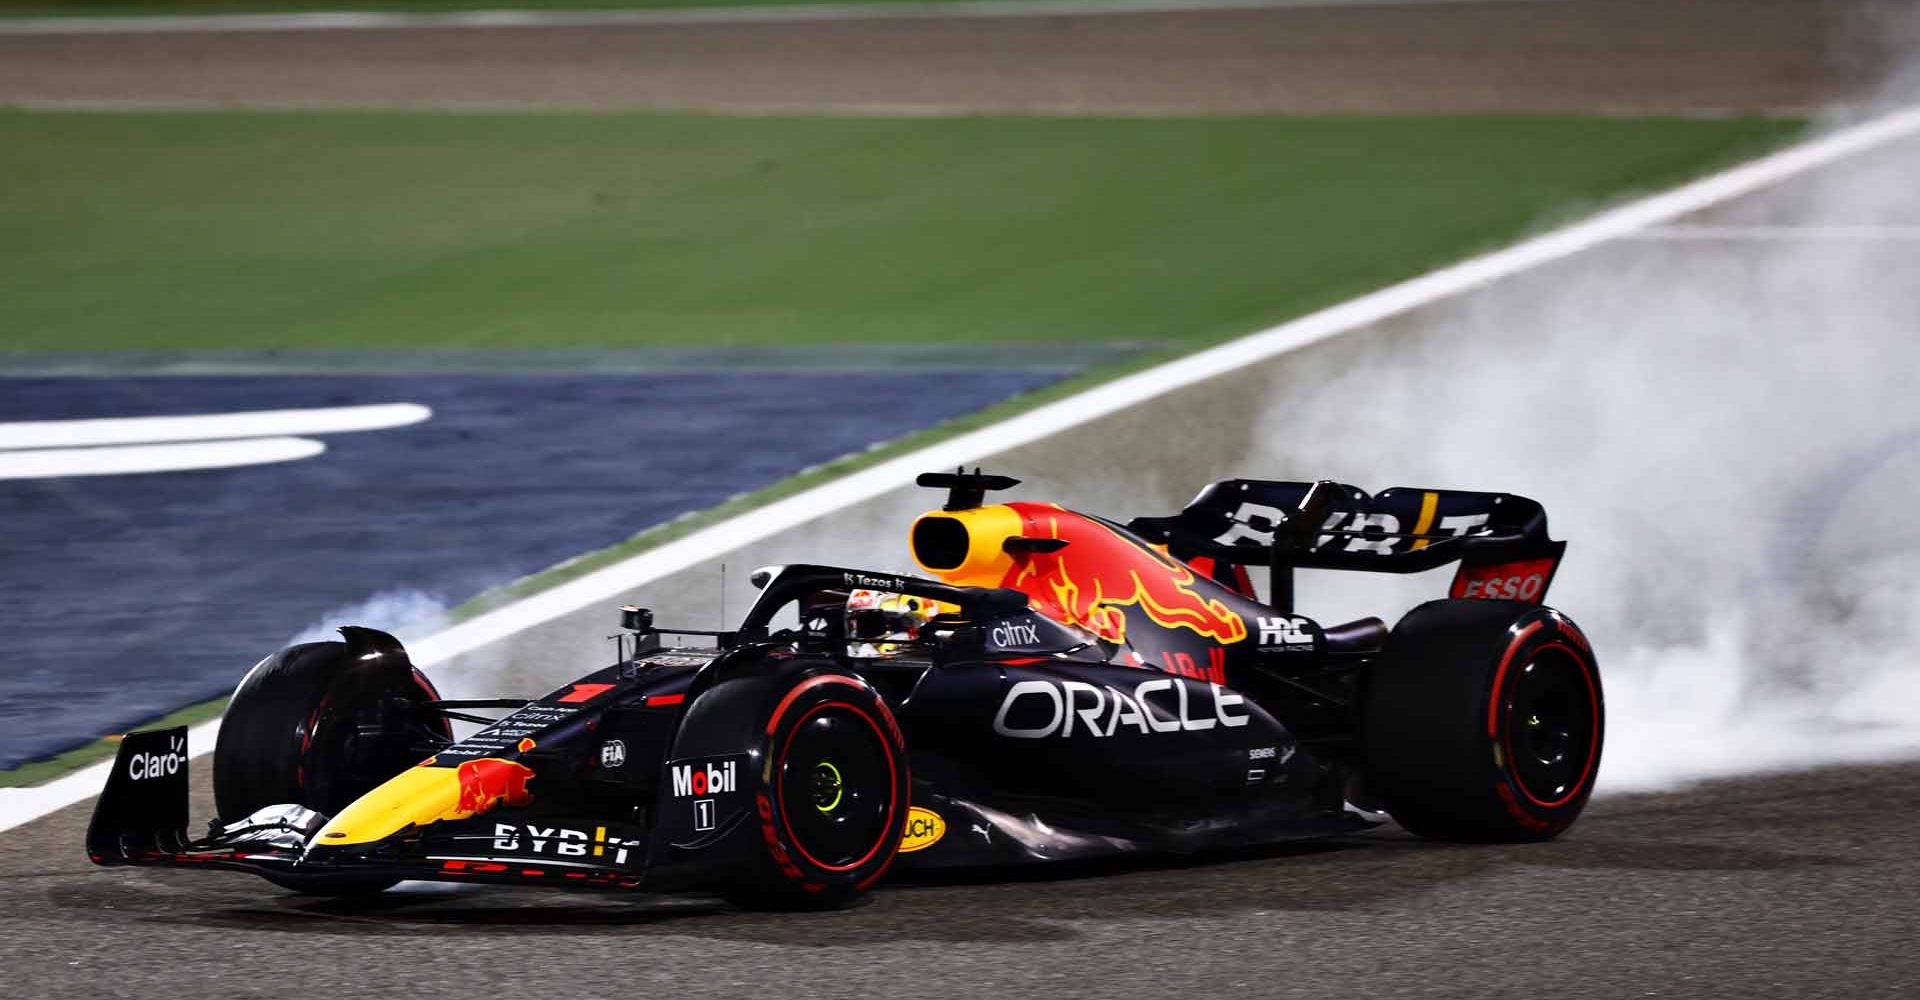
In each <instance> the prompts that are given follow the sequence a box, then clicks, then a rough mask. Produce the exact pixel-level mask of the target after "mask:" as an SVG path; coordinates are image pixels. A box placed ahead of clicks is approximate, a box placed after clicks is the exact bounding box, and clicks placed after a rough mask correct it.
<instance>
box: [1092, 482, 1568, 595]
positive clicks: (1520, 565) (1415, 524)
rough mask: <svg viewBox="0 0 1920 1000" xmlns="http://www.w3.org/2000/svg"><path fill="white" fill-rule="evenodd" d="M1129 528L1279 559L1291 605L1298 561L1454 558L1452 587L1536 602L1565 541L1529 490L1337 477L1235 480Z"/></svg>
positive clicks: (1418, 563)
mask: <svg viewBox="0 0 1920 1000" xmlns="http://www.w3.org/2000/svg"><path fill="white" fill-rule="evenodd" d="M1127 527H1128V528H1129V529H1130V530H1132V531H1133V532H1134V533H1136V534H1138V535H1140V536H1141V537H1143V538H1146V539H1147V540H1149V541H1153V542H1159V543H1161V544H1164V545H1166V546H1167V549H1168V551H1169V552H1171V553H1172V554H1173V555H1174V556H1175V557H1176V558H1179V559H1183V560H1186V561H1188V562H1190V563H1192V562H1196V561H1199V562H1201V563H1202V564H1203V568H1205V566H1206V564H1211V565H1212V566H1214V567H1219V568H1220V570H1221V571H1226V570H1228V569H1230V568H1231V567H1235V566H1244V565H1248V564H1267V565H1269V566H1271V567H1272V568H1273V580H1274V584H1273V589H1274V593H1273V596H1272V599H1271V600H1270V601H1269V603H1271V604H1273V605H1274V606H1276V607H1279V608H1283V609H1288V610H1290V609H1291V607H1292V604H1293V593H1292V591H1293V575H1292V570H1294V569H1295V568H1304V569H1347V570H1365V571H1370V572H1377V573H1418V572H1422V571H1425V570H1429V569H1433V568H1435V567H1438V566H1444V565H1446V564H1447V563H1450V562H1458V563H1459V564H1460V568H1459V570H1458V571H1456V572H1455V573H1454V578H1453V585H1452V587H1451V588H1450V589H1449V596H1452V597H1487V598H1494V599H1500V600H1515V601H1526V602H1529V603H1535V604H1537V603H1539V602H1540V601H1542V600H1543V599H1545V597H1546V593H1547V586H1548V584H1550V583H1552V582H1553V574H1554V571H1555V570H1556V569H1557V568H1558V567H1559V564H1560V557H1561V555H1562V554H1563V553H1565V551H1566V548H1567V543H1565V542H1557V541H1554V540H1553V539H1552V538H1549V537H1548V536H1547V512H1546V510H1545V508H1543V507H1541V506H1540V505H1539V504H1538V503H1536V502H1535V501H1533V500H1529V499H1527V498H1526V497H1523V496H1516V495H1514V494H1512V493H1476V492H1472V491H1469V490H1428V489H1417V488H1410V487H1405V486H1396V487H1393V488H1392V489H1388V490H1382V491H1381V492H1380V493H1378V494H1376V495H1373V496H1369V495H1368V494H1367V493H1366V492H1365V491H1364V490H1361V489H1359V488H1357V487H1353V486H1348V485H1346V484H1344V483H1335V482H1332V481H1331V480H1321V481H1320V482H1317V483H1290V482H1269V481H1265V480H1258V479H1228V480H1224V481H1222V482H1218V483H1214V484H1213V485H1212V486H1209V487H1207V488H1206V489H1203V490H1201V491H1200V494H1199V495H1198V496H1196V497H1194V498H1193V500H1192V501H1191V502H1190V503H1188V504H1187V506H1186V508H1185V509H1184V510H1182V511H1181V512H1180V513H1178V514H1175V515H1173V516H1172V517H1139V518H1135V519H1133V520H1132V521H1131V522H1129V523H1128V524H1127ZM1215 576H1216V579H1219V578H1220V574H1219V573H1218V572H1216V573H1215Z"/></svg>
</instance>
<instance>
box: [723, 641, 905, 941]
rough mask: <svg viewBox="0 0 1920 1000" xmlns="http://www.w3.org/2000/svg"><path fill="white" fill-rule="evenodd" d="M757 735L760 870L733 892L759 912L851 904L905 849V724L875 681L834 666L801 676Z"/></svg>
mask: <svg viewBox="0 0 1920 1000" xmlns="http://www.w3.org/2000/svg"><path fill="white" fill-rule="evenodd" d="M756 731H757V732H759V733H761V734H764V735H765V737H766V744H765V748H766V753H767V755H768V756H767V758H766V759H767V760H768V761H769V767H768V769H767V771H766V772H765V773H766V774H767V775H768V776H769V777H768V780H767V782H766V783H765V784H764V785H763V786H762V787H760V788H759V789H758V790H757V791H756V793H755V801H754V810H755V812H756V814H757V815H756V816H755V817H754V819H756V820H757V822H758V826H759V831H758V836H757V837H755V838H754V841H753V864H752V865H750V866H749V869H750V870H749V872H748V874H747V876H746V877H745V878H742V879H740V880H737V881H735V882H734V883H733V884H732V885H730V886H728V887H726V890H725V893H724V894H725V895H726V897H727V899H728V900H730V901H732V902H734V903H737V904H740V905H743V906H749V907H753V908H756V909H780V910H792V909H827V908H832V907H838V906H844V905H846V904H847V903H849V902H851V901H852V900H853V899H854V898H855V897H856V896H858V895H860V893H862V892H864V891H866V890H867V889H868V888H869V887H871V886H872V885H873V884H874V883H876V882H878V881H879V880H880V879H881V877H883V876H884V875H886V873H887V870H888V869H889V868H890V867H892V865H893V859H894V856H895V854H896V853H897V852H898V851H899V848H900V831H901V830H902V829H903V828H904V826H905V823H906V817H907V806H908V803H909V800H910V796H911V794H912V781H913V778H912V774H911V772H910V770H909V765H908V759H907V747H906V740H905V738H904V736H903V735H902V734H901V731H900V724H899V723H898V722H897V721H895V719H894V717H893V713H892V712H891V711H890V710H888V708H887V704H886V702H885V701H884V700H882V699H881V697H880V695H879V694H878V693H877V692H875V691H874V690H873V688H872V687H870V686H868V685H867V682H866V681H864V680H862V679H860V678H859V677H856V676H853V675H851V674H846V673H841V672H839V671H837V670H832V669H826V670H817V671H813V672H810V673H800V674H796V675H794V676H793V677H792V678H791V680H790V682H789V683H788V684H787V685H785V686H784V687H782V688H780V689H779V695H778V697H777V698H775V699H774V700H773V703H772V704H771V705H770V706H769V711H768V713H767V715H766V716H765V718H764V721H763V722H762V723H761V724H760V725H759V726H757V727H756Z"/></svg>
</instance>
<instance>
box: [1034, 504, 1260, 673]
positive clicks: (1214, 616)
mask: <svg viewBox="0 0 1920 1000" xmlns="http://www.w3.org/2000/svg"><path fill="white" fill-rule="evenodd" d="M1007 506H1009V507H1011V508H1013V509H1014V510H1016V511H1018V512H1019V513H1020V516H1021V519H1022V520H1023V521H1024V522H1025V523H1026V535H1027V537H1029V538H1059V539H1064V540H1065V541H1066V542H1067V546H1066V548H1063V549H1061V550H1059V551H1058V552H1050V553H1043V552H1035V553H1033V554H1031V555H1028V556H1026V557H1024V558H1022V559H1019V560H1016V561H1015V563H1014V566H1013V569H1012V570H1011V571H1010V572H1009V573H1008V574H1007V576H1006V579H1005V580H1003V581H1002V582H1001V584H1000V586H1002V587H1011V588H1013V589H1015V590H1018V591H1021V592H1023V593H1025V594H1026V595H1027V597H1028V599H1029V600H1031V601H1032V602H1033V606H1034V608H1035V609H1036V610H1038V611H1040V612H1041V613H1043V614H1046V615H1047V616H1048V617H1051V618H1055V619H1058V620H1061V621H1064V622H1066V623H1067V624H1069V625H1080V626H1083V627H1085V628H1086V629H1087V630H1089V631H1091V632H1092V633H1093V634H1095V635H1097V636H1099V637H1100V638H1102V639H1105V640H1107V641H1109V642H1122V641H1124V640H1125V639H1126V634H1127V618H1126V613H1125V612H1124V611H1123V610H1122V609H1124V608H1126V607H1128V606H1134V607H1138V608H1139V609H1140V610H1141V611H1142V612H1144V613H1145V614H1146V616H1147V617H1148V618H1150V619H1152V620H1153V622H1154V624H1156V625H1159V626H1161V627H1163V628H1184V629H1191V630H1192V631H1194V632H1196V633H1198V634H1200V635H1203V636H1206V637H1207V638H1209V639H1213V640H1214V641H1216V642H1220V643H1234V642H1239V641H1240V640H1242V639H1245V638H1246V637H1247V623H1246V620H1245V619H1243V618H1241V617H1240V615H1239V614H1238V613H1236V612H1235V611H1234V610H1233V609H1232V608H1229V607H1228V606H1227V604H1226V602H1225V601H1222V600H1220V599H1218V598H1209V597H1206V596H1204V595H1202V594H1201V593H1200V591H1199V590H1197V589H1196V588H1195V587H1194V584H1195V582H1196V581H1197V580H1198V578H1197V577H1196V576H1194V573H1193V570H1192V569H1190V568H1188V567H1187V565H1186V564H1185V563H1182V562H1180V561H1179V560H1178V559H1175V558H1173V557H1171V556H1169V555H1167V554H1166V553H1164V552H1160V551H1157V550H1155V549H1153V548H1149V547H1148V546H1146V545H1143V544H1141V543H1140V542H1138V541H1136V540H1134V539H1131V538H1128V537H1126V536H1124V535H1121V534H1119V533H1118V532H1116V531H1114V530H1113V529H1112V528H1110V527H1108V526H1107V525H1105V524H1102V523H1101V522H1099V521H1096V520H1094V519H1092V518H1089V517H1084V516H1082V515H1079V514H1075V513H1073V512H1072V511H1069V510H1064V509H1062V508H1059V507H1053V506H1047V505H1041V504H1025V503H1019V504H1008V505H1007Z"/></svg>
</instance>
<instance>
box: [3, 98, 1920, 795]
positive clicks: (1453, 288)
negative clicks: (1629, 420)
mask: <svg viewBox="0 0 1920 1000" xmlns="http://www.w3.org/2000/svg"><path fill="white" fill-rule="evenodd" d="M1916 133H1920V105H1916V106H1914V107H1910V108H1906V109H1904V110H1901V111H1898V112H1895V113H1893V114H1889V115H1887V116H1885V117H1883V118H1878V119H1875V120H1873V121H1870V122H1866V123H1864V124H1861V125H1855V126H1853V127H1851V128H1847V129H1843V130H1840V131H1837V132H1834V133H1831V134H1829V135H1826V136H1823V137H1821V138H1818V139H1814V140H1811V141H1808V142H1805V143H1802V144H1800V145H1797V146H1794V147H1792V148H1790V149H1785V150H1782V151H1780V152H1778V153H1774V154H1772V155H1770V156H1766V157H1762V158H1761V159H1758V160H1754V161H1752V162H1751V163H1745V164H1742V165H1740V166H1737V167H1734V168H1732V169H1729V170H1725V171H1722V172H1720V173H1717V174H1714V175H1712V176H1710V177H1705V178H1702V179H1700V180H1697V181H1694V182H1693V183H1691V184H1687V185H1685V186H1682V187H1679V188H1675V189H1674V190H1672V191H1668V192H1665V193H1663V194H1657V195H1653V196H1651V197H1648V198H1643V199H1641V200H1639V201H1635V202H1631V203H1629V204H1626V205H1622V206H1620V207H1618V208H1614V209H1610V210H1608V211H1605V212H1601V213H1600V214H1599V215H1596V216H1593V217H1592V218H1589V219H1587V220H1585V221H1582V222H1577V223H1574V224H1573V225H1570V226H1567V227H1566V228H1563V229H1557V230H1555V231H1553V232H1550V233H1547V234H1545V235H1542V236H1536V237H1534V238H1533V239H1530V240H1527V241H1525V242H1523V243H1519V244H1516V245H1514V246H1511V247H1508V248H1506V249H1504V250H1497V251H1494V252H1493V253H1489V254H1484V255H1482V256H1479V257H1474V258H1471V259H1468V260H1465V261H1462V262H1460V263H1458V264H1454V265H1452V266H1450V267H1444V268H1441V269H1440V270H1437V271H1432V272H1430V273H1428V274H1425V275H1422V276H1420V277H1418V278H1414V279H1411V280H1409V281H1403V282H1401V283H1400V284H1397V285H1392V286H1390V287H1387V288H1383V289H1381V290H1379V291H1377V292H1373V293H1370V294H1367V295H1363V296H1361V297H1359V298H1357V299H1353V300H1351V301H1349V302H1345V303H1342V304H1340V305H1337V306H1334V307H1332V308H1330V309H1325V310H1322V311H1320V312H1317V313H1314V314H1312V315H1310V316H1303V317H1301V318H1300V319H1296V320H1293V321H1291V322H1288V323H1283V324H1281V325H1279V326H1276V327H1273V328H1272V329H1268V330H1262V331H1260V332H1259V333H1254V334H1249V335H1248V336H1245V337H1241V338H1239V339H1238V340H1233V341H1229V342H1227V343H1225V344H1221V345H1220V346H1218V347H1214V348H1210V349H1208V350H1205V351H1201V352H1200V353H1198V354H1190V355H1188V356H1186V357H1183V358H1179V359H1177V360H1174V361H1170V362H1167V363H1166V364H1163V365H1159V366H1156V367H1154V368H1149V369H1147V370H1145V371H1141V372H1136V373H1134V374H1132V375H1128V376H1125V377H1123V378H1119V379H1115V380H1114V381H1111V382H1106V383H1103V384H1101V385H1097V386H1094V387H1093V388H1091V389H1088V390H1086V391H1085V392H1081V393H1078V394H1076V395H1073V396H1070V397H1068V398H1066V399H1062V400H1059V401H1057V402H1053V403H1049V404H1047V405H1045V406H1041V407H1039V408H1037V409H1033V410H1029V411H1027V412H1026V413H1022V414H1020V415H1018V416H1015V417H1010V418H1008V419H1006V420H1003V421H1001V422H999V423H997V424H993V425H991V426H988V427H982V428H980V429H979V430H976V431H972V432H970V433H967V434H963V435H960V436H959V437H955V438H950V439H948V440H946V441H942V442H940V443H938V444H934V445H930V446H928V447H926V448H923V449H921V450H919V451H916V452H913V453H911V454H908V455H903V456H901V457H899V458H895V459H891V460H889V461H886V462H883V463H881V464H879V465H876V466H872V467H870V468H867V469H863V470H861V471H859V472H855V473H852V474H850V475H847V476H844V477H842V478H840V479H836V480H834V481H832V482H829V483H824V484H822V485H820V486H816V487H814V488H813V489H810V490H807V491H805V492H803V493H797V494H795V495H793V496H790V497H788V498H786V499H784V500H778V501H775V502H773V503H771V504H768V505H767V506H765V507H760V508H757V509H755V510H752V511H748V512H747V513H745V514H742V515H739V516H738V517H733V518H729V519H727V520H725V521H722V522H720V523H719V524H715V525H712V526H709V527H706V528H703V529H701V530H699V531H696V532H694V533H693V534H691V535H688V536H686V537H685V538H681V539H679V540H677V541H673V542H669V543H667V544H665V545H662V546H660V547H659V548H656V549H650V550H648V551H646V552H643V553H641V554H639V555H637V556H634V557H632V558H630V559H626V560H623V561H621V562H618V563H615V564H613V565H611V566H607V567H605V568H603V569H599V570H596V571H594V572H592V573H589V574H587V575H586V576H583V577H580V578H578V579H575V580H572V581H569V582H567V583H563V584H561V585H559V586H557V587H554V588H552V589H551V590H546V591H542V592H540V593H538V594H534V595H533V596H531V597H527V598H525V599H523V600H520V601H516V602H514V603H513V604H509V605H507V606H505V607H502V608H498V609H496V610H494V611H490V612H488V613H486V614H484V615H480V616H478V617H476V618H472V619H470V620H468V621H465V622H462V623H460V624H459V625H455V626H454V627H452V628H450V629H447V630H445V631H443V632H440V633H438V634H436V635H432V636H429V637H427V638H426V639H424V640H422V641H420V642H417V643H414V644H412V645H411V646H410V647H409V650H410V652H411V653H412V656H413V661H414V662H415V663H416V664H419V665H420V666H423V667H427V666H432V665H433V664H436V663H444V662H446V661H447V660H450V659H452V658H454V657H456V656H459V655H460V654H462V653H467V652H471V651H473V650H475V649H479V648H480V647H482V646H485V645H487V644H489V643H492V642H497V641H499V640H501V639H504V638H506V637H508V636H511V635H513V634H515V633H518V632H523V631H525V630H527V629H529V628H532V627H534V626H536V625H539V624H541V623H543V622H548V621H552V620H553V619H555V618H558V617H560V616H561V615H564V614H567V613H569V612H571V611H574V610H577V609H579V608H582V607H585V606H587V605H589V604H594V603H596V602H600V601H606V600H609V599H612V598H614V597H616V596H617V595H619V594H621V593H623V592H625V591H627V590H630V589H632V588H634V587H637V586H640V585H642V584H645V583H649V582H651V581H654V580H658V579H660V578H661V577H664V576H667V575H668V574H671V573H675V572H678V571H680V570H683V569H686V568H687V567H689V566H692V565H695V564H696V563H699V562H702V561H704V560H706V559H709V558H711V557H713V556H715V555H717V554H719V553H722V552H729V551H732V550H734V549H737V548H740V547H741V546H743V545H747V544H750V543H752V542H756V541H759V540H760V539H763V538H767V537H769V536H771V535H777V534H779V533H781V532H783V531H788V530H791V529H793V528H795V527H797V526H799V525H802V524H805V523H806V522H808V521H811V520H814V519H816V518H818V517H821V516H823V515H826V514H829V513H832V512H833V511H836V510H839V509H841V508H843V507H846V506H848V505H851V504H855V503H859V502H861V501H863V500H869V499H872V498H874V497H877V496H879V495H880V494H882V493H885V492H887V491H889V490H893V489H898V488H900V487H902V486H906V485H907V484H909V483H911V482H912V481H913V477H914V476H915V475H917V474H919V473H921V472H925V471H927V470H928V469H941V468H946V467H949V466H954V465H959V464H961V463H963V462H972V461H977V460H979V459H982V458H984V457H986V456H989V455H994V454H998V453H1000V452H1004V451H1007V450H1008V449H1011V448H1016V447H1019V446H1021V445H1024V444H1028V443H1031V442H1034V441H1038V440H1040V439H1042V438H1046V437H1051V436H1053V435H1055V434H1058V433H1060V432H1062V431H1065V430H1070V429H1072V428H1074V427H1078V426H1080V425H1082V424H1085V423H1087V422H1089V421H1092V420H1097V419H1099V418H1101V417H1104V416H1106V415H1108V414H1111V413H1114V412H1116V411H1119V410H1123V409H1126V408H1128V407H1131V406H1137V405H1139V404H1141V403H1143V402H1146V401H1147V400H1150V399H1153V398H1155V397H1157V396H1162V395H1165V394H1167V393H1169V392H1173V391H1174V390H1176V389H1181V388H1185V387H1186V386H1190V385H1193V384H1195V383H1197V382H1202V381H1205V380H1207V379H1210V378H1214V377H1216V376H1219V375H1223V374H1226V373H1228V372H1232V371H1236V370H1239V369H1242V368H1246V367H1248V366H1249V365H1254V364H1258V363H1260V362H1262V361H1266V360H1268V359H1271V358H1274V357H1277V356H1279V355H1282V354H1286V353H1288V352H1290V351H1296V350H1299V349H1300V348H1302V347H1306V346H1307V345H1309V344H1313V343H1317V342H1319V341H1322V340H1326V339H1328V338H1330V337H1335V336H1338V335H1340V334H1344V333H1350V332H1352V331H1354V330H1358V329H1361V328H1363V327H1366V326H1370V325H1372V324H1374V323H1377V322H1379V321H1381V320H1383V319H1387V318H1389V317H1391V316H1396V315H1399V314H1401V313H1405V312H1407V311H1409V310H1412V309H1417V308H1419V307H1421V306H1425V305H1429V304H1432V303H1434V302H1439V301H1442V300H1445V299H1449V298H1453V297H1455V296H1458V295H1461V294H1463V293H1466V292H1470V291H1473V290H1474V289H1477V288H1480V287H1482V286H1484V285H1487V284H1488V283H1490V282H1493V281H1497V280H1499V279H1501V278H1506V277H1510V276H1512V275H1515V274H1519V273H1521V272H1523V271H1528V270H1531V269H1533V268H1536V267H1539V266H1541V265H1542V264H1548V263H1552V262H1553V261H1557V260H1561V259H1563V258H1565V257H1568V256H1571V255H1572V254H1575V253H1578V252H1580V251H1582V250H1586V249H1588V248H1590V247H1594V246H1597V245H1599V244H1601V243H1605V242H1607V241H1609V240H1613V239H1617V238H1619V237H1621V236H1625V235H1627V234H1629V233H1634V232H1638V231H1640V230H1643V229H1646V228H1647V227H1649V226H1656V225H1660V224H1662V223H1666V222H1669V221H1671V220H1673V219H1677V218H1679V217H1681V216H1683V215H1687V214H1689V213H1692V212H1697V211H1699V210H1701V209H1703V208H1707V207H1710V206H1712V205H1717V204H1719V203H1721V202H1723V201H1727V200H1729V199H1732V198H1738V197H1740V196H1742V195H1745V194H1750V193H1752V192H1754V191H1757V190H1759V189H1761V188H1763V187H1766V186H1768V185H1770V184H1777V183H1779V182H1780V181H1783V180H1786V179H1788V178H1790V177H1794V176H1796V175H1799V174H1803V173H1805V172H1807V171H1809V170H1814V169H1817V168H1819V167H1823V166H1826V165H1828V164H1831V163H1834V162H1837V161H1839V160H1842V159H1845V158H1847V157H1849V156H1855V155H1858V154H1860V153H1864V152H1866V151H1868V150H1870V149H1874V148H1876V147H1878V146H1883V145H1885V144H1887V143H1889V142H1893V141H1896V140H1899V139H1903V138H1906V137H1909V136H1912V135H1915V134H1916ZM218 732H219V723H218V722H209V723H206V724H204V725H200V726H196V727H194V729H193V731H192V732H191V733H189V734H188V746H189V748H190V749H191V750H192V752H193V753H194V754H196V755H198V754H204V753H206V752H208V751H209V750H211V749H212V748H213V738H214V736H215V734H217V733H218ZM110 767H111V764H110V763H108V762H104V761H103V762H101V763H98V764H94V765H92V766H89V767H86V768H83V769H81V770H79V771H76V772H74V773H72V774H70V775H67V776H65V777H62V778H58V779H56V780H54V781H51V782H48V783H47V784H45V785H40V786H36V787H33V788H23V789H0V831H5V830H9V829H12V828H13V827H16V826H19V825H20V824H22V823H26V822H30V821H32V820H34V819H37V818H39V817H41V816H44V815H46V814H47V813H50V812H52V811H54V810H55V809H59V808H61V807H63V806H67V805H71V804H73V803H75V802H80V801H82V800H84V799H87V798H89V797H91V796H93V795H94V794H95V793H96V792H98V791H99V790H100V786H101V785H102V784H103V783H104V782H105V781H106V777H107V771H108V769H109V768H110Z"/></svg>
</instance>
